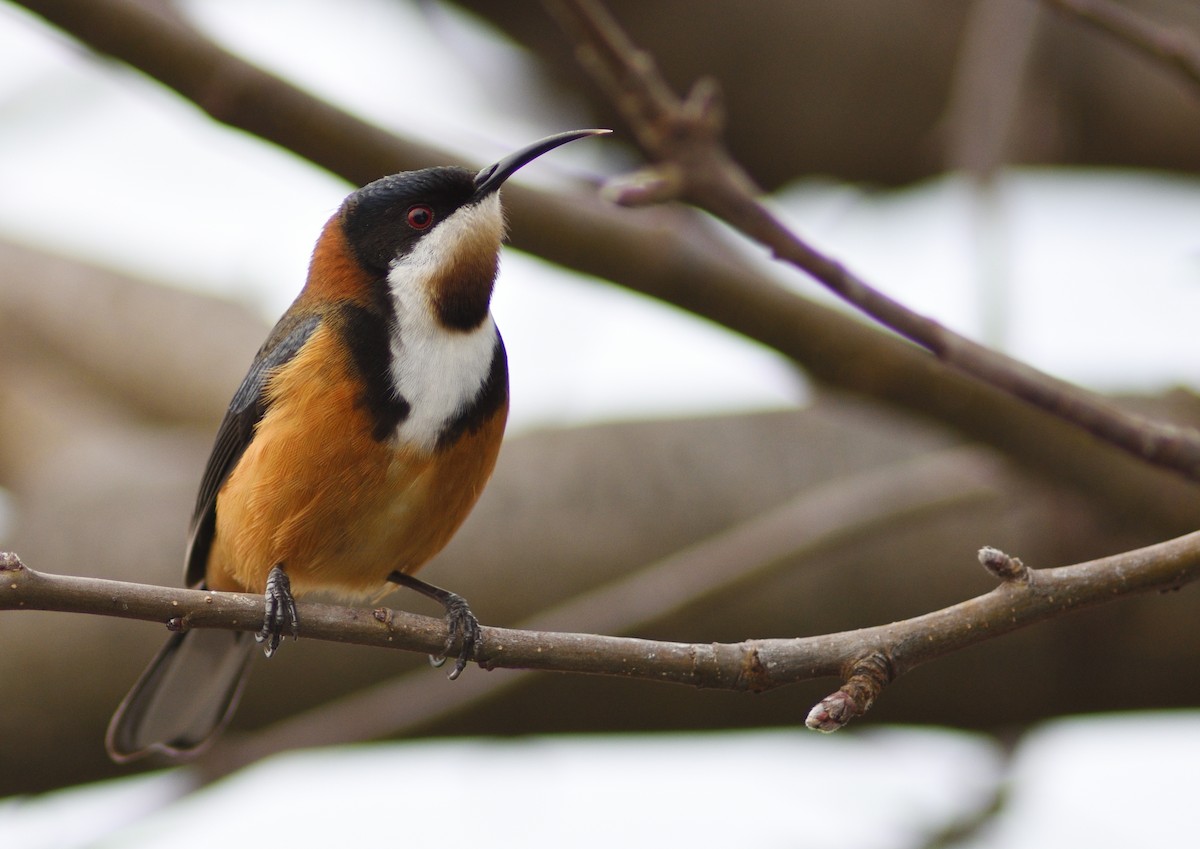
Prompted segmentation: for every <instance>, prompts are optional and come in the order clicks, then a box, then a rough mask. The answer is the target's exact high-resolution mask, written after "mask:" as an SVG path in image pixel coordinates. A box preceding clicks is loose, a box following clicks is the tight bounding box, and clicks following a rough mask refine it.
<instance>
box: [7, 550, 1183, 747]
mask: <svg viewBox="0 0 1200 849" xmlns="http://www.w3.org/2000/svg"><path fill="white" fill-rule="evenodd" d="M1197 578H1200V532H1197V533H1193V534H1189V535H1187V536H1184V537H1179V538H1177V539H1174V540H1170V541H1167V542H1162V543H1158V544H1156V545H1152V546H1148V547H1146V548H1142V549H1137V550H1135V551H1130V552H1125V553H1123V554H1118V555H1113V556H1111V557H1104V558H1101V559H1099V560H1092V561H1089V562H1087V563H1079V564H1076V565H1073V566H1061V567H1058V568H1054V569H1043V570H1036V571H1030V572H1029V580H1028V581H1004V582H1003V583H1001V584H1000V585H999V586H998V587H996V589H994V590H992V591H991V592H990V593H988V594H986V595H982V596H979V597H977V598H973V599H970V600H968V601H964V602H961V603H959V604H956V605H953V606H951V607H947V608H943V609H941V610H938V611H934V612H932V613H927V614H924V615H922V616H917V617H914V618H912V619H906V620H903V621H900V622H893V623H891V624H889V625H880V626H876V627H872V628H863V629H861V630H857V631H844V632H841V633H837V634H827V635H823V636H814V637H798V638H792V639H760V640H745V641H743V642H740V643H673V642H661V641H652V640H642V639H635V638H630V637H608V636H597V635H591V634H572V633H559V632H550V631H523V630H515V629H508V628H484V629H483V647H482V648H481V649H480V653H481V655H482V656H479V657H477V658H476V660H478V662H479V663H480V665H481V666H483V667H484V668H487V669H496V668H514V669H540V670H544V671H555V672H577V673H584V674H590V675H613V676H620V677H626V678H640V679H644V680H649V681H662V682H669V683H676V684H687V685H690V686H693V687H708V688H718V689H727V690H742V691H745V690H749V691H753V692H763V691H766V690H771V689H775V688H778V687H782V686H785V685H788V684H795V683H798V682H800V681H808V680H812V679H816V678H824V677H829V676H837V675H840V676H842V677H843V680H845V681H846V685H845V686H844V687H843V688H842V689H841V690H839V693H842V694H843V695H841V696H837V695H836V694H835V696H833V697H830V699H826V700H825V702H823V705H824V707H821V706H818V708H817V709H816V710H815V711H814V715H811V716H810V719H809V722H810V723H811V724H814V725H816V726H819V727H821V728H822V729H823V730H830V729H831V728H832V727H833V726H834V725H840V724H844V723H845V722H846V721H848V720H849V719H850V718H851V717H852V716H855V715H858V714H859V713H861V712H862V711H865V710H866V709H867V708H869V707H870V704H871V702H872V701H873V700H874V698H875V696H876V695H877V694H878V692H879V690H881V689H882V686H883V685H884V684H885V683H886V682H887V681H890V680H892V679H893V678H895V677H897V676H899V675H903V674H904V673H905V672H907V671H909V670H910V669H913V668H915V667H917V666H919V665H921V664H923V663H926V662H928V661H930V660H934V659H936V658H938V657H941V656H942V655H945V654H948V653H950V652H954V651H958V650H960V649H963V648H966V647H967V646H971V645H975V644H977V643H980V642H983V641H985V640H990V639H994V638H995V637H998V636H1000V635H1002V634H1007V633H1010V632H1011V631H1015V630H1017V629H1018V628H1023V627H1025V626H1027V625H1032V624H1034V623H1036V622H1041V621H1044V620H1046V619H1051V618H1054V617H1057V616H1061V615H1062V614H1064V613H1067V612H1069V611H1074V610H1080V609H1083V608H1086V607H1091V606H1093V605H1097V604H1101V603H1103V602H1107V601H1112V600H1115V599H1118V598H1122V597H1125V596H1128V595H1133V594H1135V593H1142V592H1148V591H1152V590H1160V591H1161V590H1174V589H1178V588H1179V587H1181V586H1183V585H1185V584H1187V583H1190V582H1192V581H1195V580H1196V579H1197ZM0 610H55V611H63V612H71V613H93V614H99V615H103V616H117V617H121V618H126V619H142V620H147V621H159V622H166V623H168V626H169V627H172V628H176V629H178V628H226V629H234V630H244V631H256V630H258V628H259V627H260V624H261V617H262V599H261V598H260V597H259V596H255V595H244V594H238V593H215V592H206V591H200V590H175V589H164V588H162V587H154V586H147V585H143V584H128V583H122V582H118V581H106V580H100V579H94V578H76V577H67V576H62V575H46V574H42V573H38V572H34V571H32V570H30V569H28V568H27V567H25V566H24V565H23V564H22V563H21V562H20V560H19V559H18V558H17V557H16V556H15V555H12V554H3V555H0ZM299 612H300V617H301V621H302V622H303V623H304V626H303V629H304V631H303V633H304V636H305V638H306V639H317V640H329V641H334V642H343V643H354V644H357V645H368V646H378V647H382V648H397V649H403V650H406V651H416V652H422V653H430V652H433V653H436V652H438V651H440V649H441V647H442V646H443V645H444V642H445V639H446V636H447V634H446V627H445V623H444V622H442V621H441V620H437V619H430V618H428V617H424V616H416V615H414V614H409V613H402V612H398V611H393V610H388V609H386V608H380V609H377V610H374V611H370V610H366V609H361V608H349V607H337V606H333V605H325V604H301V605H299ZM881 670H885V671H886V674H884V673H883V672H881ZM831 700H832V701H831Z"/></svg>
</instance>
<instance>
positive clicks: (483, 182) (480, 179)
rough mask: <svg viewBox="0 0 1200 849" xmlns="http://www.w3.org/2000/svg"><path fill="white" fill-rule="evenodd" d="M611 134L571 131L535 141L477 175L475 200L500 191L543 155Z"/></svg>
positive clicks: (595, 131) (599, 131)
mask: <svg viewBox="0 0 1200 849" xmlns="http://www.w3.org/2000/svg"><path fill="white" fill-rule="evenodd" d="M611 132H612V130H571V131H570V132H567V133H559V134H558V135H556V136H549V137H547V138H544V139H542V140H541V141H535V142H534V143H533V144H531V145H528V146H526V147H523V148H521V149H520V150H518V151H517V152H516V153H510V154H509V155H508V156H506V157H504V158H503V159H501V160H500V161H499V162H497V163H496V164H495V165H489V166H488V167H487V168H484V169H483V170H482V171H480V172H479V173H478V174H476V175H475V200H479V199H480V198H483V197H486V196H487V195H489V194H491V193H492V192H494V191H496V190H497V189H499V188H500V187H501V186H502V185H504V181H505V180H507V179H508V178H509V177H511V176H512V175H513V174H515V173H516V172H517V170H518V169H520V168H521V167H522V166H524V165H528V164H529V163H530V162H532V161H533V160H535V159H537V158H538V157H539V156H541V155H542V154H543V153H549V152H550V151H552V150H554V148H556V147H562V146H563V145H564V144H567V143H568V142H573V141H576V140H578V139H585V138H588V137H589V136H602V135H604V134H605V133H611Z"/></svg>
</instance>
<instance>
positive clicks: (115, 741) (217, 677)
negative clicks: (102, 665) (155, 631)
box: [104, 629, 254, 763]
mask: <svg viewBox="0 0 1200 849" xmlns="http://www.w3.org/2000/svg"><path fill="white" fill-rule="evenodd" d="M253 648H254V638H253V637H252V636H251V635H250V634H247V633H245V632H241V631H220V630H214V629H197V630H194V631H185V632H183V633H180V634H174V635H172V637H171V639H169V640H168V641H167V644H166V645H164V646H163V647H162V649H160V650H159V652H158V654H157V655H155V657H154V660H152V661H151V662H150V666H149V667H147V669H146V671H145V672H143V673H142V677H141V678H139V679H138V682H137V683H136V684H134V685H133V689H132V690H130V691H129V695H127V696H126V697H125V700H124V701H123V702H121V704H120V706H119V707H118V708H117V712H116V713H115V714H114V715H113V718H112V721H111V722H110V723H109V724H108V734H107V735H106V736H105V741H104V742H105V746H106V747H107V748H108V754H109V756H110V757H111V758H112V759H113V760H114V761H117V762H118V763H124V762H126V761H132V760H137V759H138V758H141V757H144V756H146V755H148V754H150V753H152V752H158V753H161V754H164V755H166V756H168V757H170V758H173V759H185V758H188V757H192V756H194V755H196V754H198V753H199V752H200V751H201V750H202V749H203V748H204V747H205V745H206V744H207V743H209V742H210V741H211V740H212V739H213V738H215V737H216V735H217V733H218V732H220V731H221V729H223V728H224V727H225V725H226V723H227V722H229V718H230V716H232V714H233V710H234V708H235V707H236V706H237V702H238V699H239V698H240V697H241V694H242V686H243V685H244V684H245V681H246V674H247V672H248V671H249V669H250V658H251V657H252V650H253Z"/></svg>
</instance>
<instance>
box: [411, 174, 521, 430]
mask: <svg viewBox="0 0 1200 849" xmlns="http://www.w3.org/2000/svg"><path fill="white" fill-rule="evenodd" d="M502 233H503V220H502V218H501V214H500V200H499V198H498V197H497V196H496V195H492V196H490V197H488V198H485V199H484V200H483V201H481V202H480V203H478V204H474V205H472V206H469V207H465V208H463V209H460V210H458V211H456V212H455V213H454V214H453V215H451V216H450V217H449V218H447V219H446V220H445V221H443V222H441V224H439V225H438V226H437V227H436V228H434V230H433V231H432V232H430V233H429V234H428V235H427V236H425V237H424V238H423V239H421V241H420V242H418V243H417V245H416V246H415V247H414V249H413V251H412V252H411V253H409V254H407V255H405V256H403V257H401V258H400V259H399V260H398V261H397V262H396V263H395V264H393V266H392V268H391V270H390V271H389V272H388V287H389V289H390V291H391V295H392V304H393V307H394V308H395V312H396V328H395V332H393V334H392V338H391V343H390V344H391V354H392V362H391V373H392V383H393V386H394V387H395V390H396V392H397V393H399V395H401V396H402V397H403V398H404V399H405V400H406V401H408V404H409V412H408V416H407V417H406V418H405V419H404V420H403V421H401V422H400V424H399V426H398V427H397V428H396V434H395V435H396V437H397V438H398V439H399V440H400V441H401V442H405V443H408V444H412V445H414V446H416V447H418V448H420V449H421V450H424V451H432V450H433V449H434V447H435V446H436V444H437V440H438V437H439V436H440V435H441V433H442V431H443V429H444V428H445V426H446V425H447V424H448V423H449V422H451V421H452V420H453V419H454V418H455V417H456V416H457V415H459V414H460V413H462V412H463V411H464V410H465V409H466V407H467V405H468V404H470V403H471V401H473V400H474V399H475V397H476V396H477V395H478V394H479V391H480V389H482V388H483V384H484V382H485V381H486V380H487V378H488V375H489V374H490V373H491V369H492V357H493V356H494V354H495V348H496V339H497V335H498V334H497V330H496V323H495V321H494V320H493V319H492V314H491V312H490V311H489V312H488V314H487V316H486V317H485V318H484V320H483V321H482V322H481V323H480V324H479V326H478V327H475V328H472V329H471V330H468V331H460V330H451V329H448V328H446V327H445V326H444V325H443V324H442V323H441V322H440V321H439V320H438V318H437V315H436V313H435V310H434V306H433V303H432V300H431V298H430V281H432V280H433V279H434V277H435V272H436V270H437V269H439V268H441V267H442V264H443V263H446V262H448V261H449V260H450V259H451V258H452V257H453V256H454V255H455V253H456V252H457V251H459V250H465V249H469V248H470V246H469V245H468V244H467V243H468V242H471V241H474V240H477V239H479V238H486V239H487V240H488V242H489V244H490V245H494V247H492V248H491V249H493V250H498V249H499V246H500V238H501V236H502Z"/></svg>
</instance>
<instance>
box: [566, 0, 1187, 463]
mask: <svg viewBox="0 0 1200 849" xmlns="http://www.w3.org/2000/svg"><path fill="white" fill-rule="evenodd" d="M547 5H548V7H549V8H550V9H551V10H553V11H554V13H555V14H556V16H557V17H558V18H559V20H560V21H561V22H562V24H563V28H564V30H565V31H566V32H567V33H568V35H569V36H570V37H571V38H573V39H574V41H575V43H576V45H577V55H578V56H579V58H580V61H581V62H582V63H583V64H584V66H585V67H586V68H587V69H588V70H589V71H590V72H591V73H592V74H593V76H594V77H595V78H596V80H597V82H598V83H599V84H600V85H601V87H602V88H604V89H605V90H606V91H608V92H609V95H610V97H611V98H612V100H613V103H614V104H615V105H616V106H617V108H618V109H620V110H621V111H622V114H623V115H624V116H625V119H626V120H627V121H628V122H629V124H630V125H631V126H632V128H633V130H634V132H635V134H636V136H637V138H638V141H639V143H640V145H641V146H642V148H643V150H644V151H645V153H646V155H647V156H648V157H649V158H651V159H653V160H654V161H655V162H656V164H655V165H654V166H651V167H650V168H648V169H644V170H643V171H641V172H639V173H637V174H634V175H632V176H631V177H626V178H624V179H622V180H617V181H613V182H612V183H610V184H609V186H608V189H607V193H608V195H609V196H610V197H611V198H612V199H613V200H615V201H616V202H617V203H620V204H623V205H628V206H643V205H646V204H652V203H660V202H663V201H665V200H669V199H672V198H675V197H678V198H682V199H684V200H687V201H689V202H691V203H692V204H694V205H696V206H698V207H700V208H701V209H704V210H706V211H707V212H710V213H711V214H713V215H715V216H716V217H718V218H720V219H721V220H723V221H725V222H726V223H727V224H729V225H730V226H731V227H733V228H734V229H736V230H738V231H739V232H741V233H742V234H743V235H745V236H746V237H748V238H749V239H751V240H753V241H755V242H758V243H759V244H761V245H762V246H764V247H766V248H767V249H768V250H770V251H771V253H772V254H773V255H774V256H775V257H776V258H777V259H780V260H782V261H783V262H785V263H787V264H789V265H792V266H793V267H795V268H796V269H798V270H800V271H802V272H804V273H805V274H807V275H808V276H810V277H812V278H813V279H815V280H817V281H818V282H819V283H821V284H823V285H824V286H825V287H826V288H827V289H829V290H830V291H831V292H833V293H834V294H835V295H837V296H838V297H840V298H841V299H842V300H844V301H845V302H846V303H848V304H850V305H851V306H853V307H855V308H857V309H859V310H861V311H862V312H863V313H865V314H866V315H869V316H871V317H872V318H874V319H875V320H876V321H878V322H879V323H880V324H882V325H883V326H885V327H888V328H890V329H891V330H894V331H895V332H896V333H898V334H900V335H901V336H903V337H904V338H906V339H908V340H910V341H912V342H915V343H916V344H918V345H920V346H921V347H922V348H924V349H925V350H927V351H929V352H930V353H932V354H933V355H934V356H936V357H937V358H938V359H939V360H941V361H942V362H943V363H946V364H947V365H949V366H951V367H952V368H955V369H957V370H959V371H961V372H962V373H963V374H966V375H969V376H971V377H973V378H977V379H979V380H982V381H984V382H986V383H987V384H988V385H990V386H993V387H995V388H997V389H1000V390H1001V391H1003V392H1006V393H1008V394H1010V395H1012V396H1014V397H1016V398H1019V399H1021V400H1023V401H1026V402H1028V403H1030V404H1033V405H1034V406H1036V407H1039V408H1041V409H1042V410H1045V411H1046V412H1048V413H1051V414H1053V415H1055V416H1058V417H1059V418H1061V419H1063V420H1065V421H1068V422H1071V423H1072V424H1074V425H1076V426H1078V427H1081V428H1083V429H1084V430H1085V431H1087V432H1088V433H1091V434H1093V435H1094V436H1097V437H1099V438H1101V439H1103V440H1105V441H1107V442H1109V443H1111V444H1113V445H1115V446H1117V447H1119V448H1121V449H1122V450H1124V451H1126V452H1128V453H1130V454H1132V455H1134V456H1136V457H1139V458H1141V459H1143V460H1145V461H1147V462H1150V463H1154V464H1156V465H1160V466H1163V467H1165V468H1169V469H1172V470H1174V471H1176V472H1179V473H1181V474H1182V475H1184V476H1185V477H1187V478H1189V479H1191V480H1194V481H1200V431H1196V430H1194V429H1191V428H1186V429H1185V428H1180V427H1175V426H1173V425H1169V424H1164V423H1160V422H1155V421H1152V420H1150V419H1147V418H1145V417H1143V416H1139V415H1136V414H1134V413H1130V412H1127V411H1125V410H1122V409H1120V408H1119V407H1116V406H1115V405H1113V404H1112V403H1110V402H1108V401H1106V400H1104V399H1102V398H1100V397H1099V396H1097V395H1095V394H1093V393H1090V392H1086V391H1085V390H1083V389H1081V388H1079V387H1076V386H1073V385H1072V384H1070V383H1067V382H1066V381H1063V380H1059V379H1057V378H1054V377H1051V376H1050V375H1048V374H1045V373H1043V372H1040V371H1038V370H1036V369H1034V368H1032V367H1030V366H1028V365H1026V364H1024V363H1021V362H1019V361H1017V360H1014V359H1012V358H1011V357H1008V356H1005V355H1003V354H1000V353H998V352H995V351H992V350H990V349H988V348H986V347H984V346H982V345H979V344H977V343H975V342H972V341H971V340H969V339H967V338H965V337H963V336H960V335H959V334H957V333H954V332H953V331H951V330H949V329H948V328H946V327H944V326H942V325H941V324H939V323H938V322H936V321H933V320H932V319H930V318H927V317H925V316H923V315H920V314H918V313H916V312H914V311H912V310H910V309H908V308H907V307H905V306H904V305H903V304H901V303H899V302H898V301H896V300H894V299H892V298H890V297H889V296H887V295H885V294H884V293H882V292H880V291H878V290H877V289H875V288H873V287H872V286H871V285H870V284H869V283H867V282H866V281H865V280H863V279H862V278H860V277H858V276H857V275H855V274H854V273H853V272H851V271H850V270H849V269H847V268H846V267H845V266H844V265H842V264H841V263H840V262H838V261H836V260H834V259H832V258H830V257H828V256H826V255H825V254H823V253H821V252H820V251H818V250H817V249H816V248H814V247H813V246H811V245H810V244H808V243H807V242H806V241H804V240H803V239H801V238H800V237H799V236H798V235H796V234H795V233H793V232H792V231H791V230H789V229H788V228H787V227H786V226H785V225H784V224H783V223H782V222H781V221H780V220H779V219H778V218H777V217H776V216H775V215H774V213H772V212H771V211H770V210H769V209H768V208H767V207H766V206H765V205H764V204H763V203H761V202H760V201H759V200H758V199H757V195H758V194H760V192H759V191H758V189H757V188H756V187H755V186H754V184H753V182H752V181H751V179H750V177H749V175H748V174H746V173H745V171H744V170H743V169H742V168H741V166H739V165H738V164H737V163H736V162H735V161H734V160H733V159H732V158H731V157H730V156H729V154H728V153H727V151H726V150H725V148H724V146H723V144H722V142H721V138H720V136H721V133H722V130H723V125H724V112H723V109H722V106H721V103H720V98H719V95H718V92H717V88H716V84H715V83H713V82H712V81H710V80H700V81H699V82H697V83H696V85H695V86H694V87H693V89H692V91H691V92H690V93H689V94H688V95H687V97H686V98H683V99H680V98H678V97H676V96H675V94H674V93H673V92H672V91H671V90H670V88H669V87H668V85H667V83H666V82H665V81H664V80H663V79H662V77H661V76H660V75H659V73H658V70H657V68H656V67H655V63H654V60H653V58H652V57H651V56H650V55H649V54H648V53H647V52H645V51H643V50H640V49H638V48H637V47H636V46H635V45H634V44H633V43H632V42H631V41H630V40H629V38H628V36H627V35H626V34H625V33H624V31H622V30H621V28H620V26H619V25H618V24H617V22H616V21H615V20H614V19H613V18H612V16H611V15H609V14H608V12H607V10H606V9H604V7H603V6H602V5H601V4H600V3H599V2H595V0H547Z"/></svg>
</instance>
